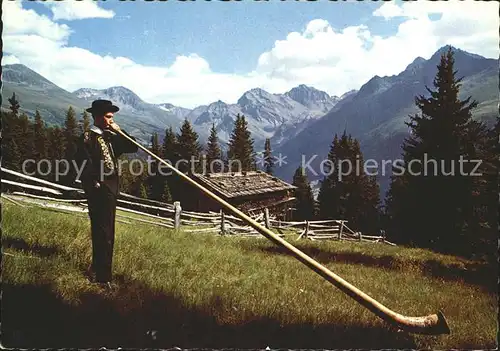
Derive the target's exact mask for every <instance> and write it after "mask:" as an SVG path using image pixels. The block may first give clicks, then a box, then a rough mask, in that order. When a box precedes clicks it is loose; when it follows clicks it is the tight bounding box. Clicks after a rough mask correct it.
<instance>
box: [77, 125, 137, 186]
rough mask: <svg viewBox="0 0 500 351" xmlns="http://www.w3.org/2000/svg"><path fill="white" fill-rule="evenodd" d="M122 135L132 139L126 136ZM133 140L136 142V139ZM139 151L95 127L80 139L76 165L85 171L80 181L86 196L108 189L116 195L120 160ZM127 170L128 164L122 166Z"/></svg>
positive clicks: (115, 136) (126, 141)
mask: <svg viewBox="0 0 500 351" xmlns="http://www.w3.org/2000/svg"><path fill="white" fill-rule="evenodd" d="M122 131H123V130H122ZM123 132H124V134H126V135H128V136H130V135H129V134H128V133H127V132H125V131H123ZM130 137H131V138H132V139H133V140H135V138H134V137H132V136H130ZM137 150H138V147H137V145H135V144H133V143H131V142H130V141H129V140H127V139H126V138H124V137H123V136H121V135H120V134H118V133H116V134H111V133H109V132H107V131H102V130H101V129H100V128H97V127H95V126H92V128H91V129H90V130H89V131H86V132H84V133H83V134H82V135H81V137H80V138H79V139H78V147H77V152H76V157H75V161H76V163H77V165H78V170H80V169H82V167H83V170H82V171H81V173H80V177H79V179H80V180H81V182H82V186H83V189H84V190H85V192H88V191H91V190H92V189H97V188H98V187H101V186H106V187H108V189H109V190H110V191H111V192H112V193H114V194H115V195H117V194H118V192H119V176H120V175H119V171H118V158H119V157H120V156H121V155H122V154H124V153H133V152H137ZM124 167H128V164H123V165H122V167H121V168H122V169H123V168H124Z"/></svg>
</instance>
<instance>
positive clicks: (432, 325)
mask: <svg viewBox="0 0 500 351" xmlns="http://www.w3.org/2000/svg"><path fill="white" fill-rule="evenodd" d="M117 132H118V133H120V135H122V136H123V137H124V138H126V139H128V140H129V141H130V142H132V143H134V144H135V145H137V146H138V147H139V148H140V149H142V150H143V151H145V152H146V153H148V154H149V155H151V156H152V157H153V158H155V159H156V160H158V161H159V162H161V163H163V164H164V165H166V166H167V167H169V168H170V169H171V170H172V171H174V172H175V173H176V174H177V175H178V176H180V177H181V178H182V179H184V180H185V181H187V182H188V183H190V184H191V185H193V186H195V187H196V188H198V189H199V190H200V191H202V192H203V193H205V194H206V195H207V196H209V197H211V198H212V199H214V200H215V201H217V202H218V203H220V204H221V205H222V206H224V207H225V208H226V209H228V210H229V211H231V212H232V213H233V214H235V215H236V216H237V217H239V218H241V219H242V220H243V221H245V222H247V223H248V224H249V225H250V226H251V227H253V228H255V230H257V231H258V232H259V233H261V234H262V235H264V236H265V237H266V238H268V239H269V240H271V241H272V242H274V243H275V244H276V245H278V246H280V247H282V248H284V249H286V250H287V252H288V253H289V254H291V255H292V256H294V257H295V258H296V259H298V260H299V261H300V262H302V263H303V264H305V265H306V266H307V267H309V268H310V269H312V270H313V271H315V272H316V273H318V274H319V275H320V276H322V277H323V278H324V279H326V280H327V281H329V282H330V283H332V284H333V285H334V286H336V287H337V288H339V289H340V290H341V291H342V292H344V293H346V294H347V295H349V296H350V297H352V298H353V299H354V300H356V301H357V302H359V303H360V304H361V305H363V306H364V307H366V308H367V309H368V310H370V311H371V312H373V313H374V314H375V315H377V316H378V317H380V318H381V319H383V320H384V321H386V322H387V323H389V324H391V325H393V326H395V327H397V328H399V329H401V330H404V331H408V332H411V333H417V334H428V335H440V334H450V328H449V326H448V323H447V322H446V318H445V316H444V315H443V313H442V312H441V311H438V312H437V313H435V314H430V315H428V316H424V317H409V316H404V315H401V314H399V313H396V312H394V311H392V310H390V309H389V308H387V307H386V306H384V305H382V304H381V303H380V302H378V301H376V300H375V299H373V298H372V297H370V296H368V295H367V294H365V293H364V292H363V291H361V290H359V289H358V288H356V287H355V286H353V285H352V284H350V283H348V282H347V281H345V280H344V279H342V278H341V277H340V276H338V275H336V274H335V273H333V272H332V271H330V270H329V269H328V268H326V267H325V266H323V265H321V264H320V263H318V262H317V261H315V260H314V259H313V258H311V257H310V256H308V255H306V254H305V253H304V252H302V251H300V250H299V249H297V248H296V247H295V246H293V245H291V244H290V243H289V242H287V241H285V240H283V239H282V238H281V237H279V236H278V235H276V234H275V233H273V232H272V231H271V230H269V229H267V228H266V227H264V226H262V225H261V224H259V223H258V222H256V221H255V220H253V219H252V218H251V217H249V216H248V215H246V214H245V213H243V212H242V211H240V210H238V209H237V208H236V207H234V206H233V205H231V204H230V203H228V202H226V201H225V200H224V199H222V198H220V197H219V196H217V195H216V194H214V193H212V192H211V191H210V190H208V189H205V188H204V187H203V186H202V185H200V184H198V183H197V182H196V181H194V180H193V179H191V178H190V177H188V176H187V175H185V174H184V173H182V172H181V171H179V170H178V169H177V168H175V167H174V166H172V165H170V164H169V163H168V162H166V161H164V160H162V159H161V158H160V157H158V156H157V155H155V154H154V153H153V152H151V151H149V150H148V149H147V148H145V147H144V146H142V145H141V144H139V143H137V142H136V141H135V140H133V139H132V138H130V137H129V136H128V135H126V134H125V133H123V132H122V131H121V130H117Z"/></svg>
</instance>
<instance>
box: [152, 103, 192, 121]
mask: <svg viewBox="0 0 500 351" xmlns="http://www.w3.org/2000/svg"><path fill="white" fill-rule="evenodd" d="M155 106H156V107H158V108H159V109H161V110H163V111H165V112H168V113H170V114H173V115H175V116H177V118H178V119H181V120H183V119H184V118H185V117H186V116H187V115H189V113H190V112H191V110H190V109H188V108H184V107H179V106H174V105H172V104H169V103H163V104H156V105H155Z"/></svg>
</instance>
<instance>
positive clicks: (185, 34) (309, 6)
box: [26, 0, 400, 73]
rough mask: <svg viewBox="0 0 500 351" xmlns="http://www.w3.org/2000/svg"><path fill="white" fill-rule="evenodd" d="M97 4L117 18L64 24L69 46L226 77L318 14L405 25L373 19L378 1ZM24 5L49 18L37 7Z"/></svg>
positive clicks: (343, 23) (380, 26)
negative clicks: (189, 63)
mask: <svg viewBox="0 0 500 351" xmlns="http://www.w3.org/2000/svg"><path fill="white" fill-rule="evenodd" d="M100 7H102V8H104V9H108V10H112V11H114V12H115V13H116V15H115V20H113V21H109V20H107V19H84V20H81V21H78V22H73V21H61V23H67V24H70V25H71V28H72V29H73V30H74V31H75V33H74V34H73V35H72V36H71V37H70V40H69V45H75V46H78V47H81V48H85V49H87V50H90V51H92V52H95V53H98V54H101V55H106V54H112V55H115V56H125V57H129V58H131V59H132V60H134V61H137V62H141V63H142V64H145V65H162V64H168V63H169V62H171V61H173V60H174V59H175V57H176V56H178V55H184V54H189V53H197V54H198V55H200V56H201V57H203V58H205V59H207V61H208V62H210V64H211V67H212V68H213V69H214V70H216V71H218V72H222V73H243V72H247V71H250V70H252V69H253V68H254V67H255V63H256V62H257V59H258V57H259V55H260V54H261V53H262V52H264V51H266V50H269V49H270V48H272V46H273V44H274V41H275V40H276V39H282V38H285V37H286V35H287V34H288V33H290V32H293V31H297V30H301V29H303V27H305V25H306V24H307V23H309V22H310V21H312V20H314V19H316V18H319V17H321V18H322V19H325V20H327V21H328V22H329V23H332V25H333V26H334V28H338V29H341V28H345V27H347V26H352V25H359V24H366V25H368V26H369V27H370V28H371V30H372V33H373V34H375V35H382V36H387V35H391V34H394V33H395V32H396V30H397V25H398V24H399V23H398V22H400V21H392V22H387V21H385V20H384V19H383V18H379V17H373V16H371V14H372V12H373V11H374V10H375V9H376V8H377V7H380V4H379V3H377V2H364V3H357V2H346V3H345V2H334V1H318V2H307V3H306V2H297V1H272V0H271V1H267V2H266V1H248V0H247V1H240V2H236V1H234V2H232V3H227V2H222V1H199V0H197V1H195V2H189V1H188V2H181V1H172V0H170V1H168V2H144V1H114V0H107V1H105V2H101V3H100ZM26 8H28V9H29V8H32V9H35V10H36V11H37V12H39V13H41V14H42V13H43V14H45V15H50V10H49V9H48V8H47V7H46V6H43V5H42V4H40V3H39V2H30V3H27V4H26Z"/></svg>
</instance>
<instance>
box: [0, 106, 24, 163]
mask: <svg viewBox="0 0 500 351" xmlns="http://www.w3.org/2000/svg"><path fill="white" fill-rule="evenodd" d="M1 115H2V131H1V133H2V134H1V136H2V166H3V167H6V168H8V169H13V170H17V171H18V170H20V169H21V159H22V155H21V152H20V150H19V146H18V145H17V143H16V138H18V136H19V134H20V127H19V118H18V117H16V116H15V115H14V114H13V113H12V112H3V111H2V112H1Z"/></svg>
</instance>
